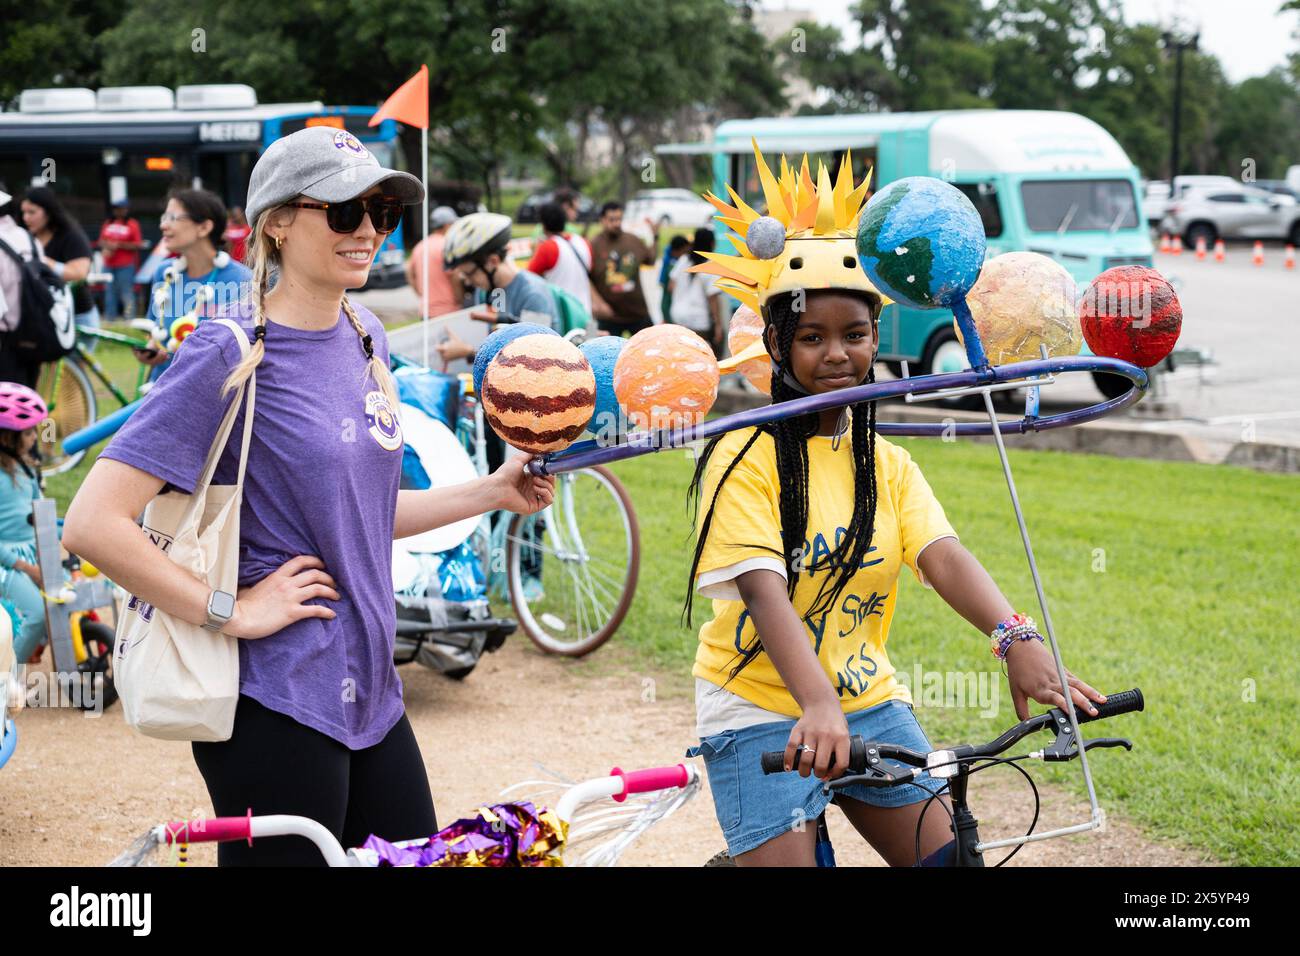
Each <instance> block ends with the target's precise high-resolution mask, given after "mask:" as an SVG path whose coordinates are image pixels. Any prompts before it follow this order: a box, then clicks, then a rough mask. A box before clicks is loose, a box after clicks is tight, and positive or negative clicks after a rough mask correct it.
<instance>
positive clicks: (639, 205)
mask: <svg viewBox="0 0 1300 956" xmlns="http://www.w3.org/2000/svg"><path fill="white" fill-rule="evenodd" d="M716 212H717V210H716V209H714V208H713V206H711V205H709V203H707V202H705V201H704V200H703V199H701V198H700V197H699V196H697V195H696V194H695V193H693V192H691V191H690V190H689V189H644V190H642V191H641V192H639V193H637V194H636V195H635V196H633V197H632V198H631V199H630V200H629V201H628V203H627V206H626V207H625V208H624V210H623V221H624V222H625V223H637V222H641V221H643V220H645V219H649V220H650V221H651V222H653V223H655V224H656V225H658V226H660V227H662V226H687V227H689V228H692V229H694V228H696V227H698V226H707V225H709V223H711V222H712V221H713V216H714V214H715V213H716Z"/></svg>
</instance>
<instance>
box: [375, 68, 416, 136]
mask: <svg viewBox="0 0 1300 956" xmlns="http://www.w3.org/2000/svg"><path fill="white" fill-rule="evenodd" d="M386 119H393V120H397V122H399V123H405V124H406V125H407V126H415V127H417V128H419V129H428V128H429V68H428V67H427V66H424V65H423V64H421V66H420V72H419V73H417V74H415V76H413V77H411V78H410V79H409V80H407V81H406V82H405V83H403V84H402V85H401V86H399V87H398V88H397V92H396V93H394V94H393V95H392V96H390V97H389V98H388V99H386V100H384V105H383V106H381V107H379V112H377V113H376V114H375V115H374V116H372V117H370V124H369V125H371V126H378V125H379V124H380V123H381V122H383V121H384V120H386Z"/></svg>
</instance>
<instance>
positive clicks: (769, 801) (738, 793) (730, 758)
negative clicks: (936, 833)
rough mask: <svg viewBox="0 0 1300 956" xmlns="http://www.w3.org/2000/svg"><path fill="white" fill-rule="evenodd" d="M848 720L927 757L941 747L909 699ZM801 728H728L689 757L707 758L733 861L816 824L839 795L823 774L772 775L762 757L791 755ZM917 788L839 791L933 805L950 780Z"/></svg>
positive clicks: (852, 727)
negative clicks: (826, 787) (829, 789)
mask: <svg viewBox="0 0 1300 956" xmlns="http://www.w3.org/2000/svg"><path fill="white" fill-rule="evenodd" d="M845 716H846V718H847V720H848V724H849V733H850V734H856V735H859V736H861V737H863V738H865V739H867V740H876V741H880V742H882V743H891V744H898V745H900V746H903V747H910V748H911V749H912V750H916V751H919V752H921V753H928V752H929V751H931V750H933V749H934V748H933V747H932V746H931V744H930V740H929V738H928V737H926V736H925V731H923V730H922V729H921V725H920V724H919V723H917V722H916V717H915V716H914V715H913V714H912V707H911V705H910V704H907V703H904V702H903V701H901V700H887V701H885V702H884V703H881V704H877V705H876V706H874V707H868V708H866V709H864V710H859V711H855V712H854V713H851V714H846V715H845ZM794 725H795V721H794V720H782V721H775V722H773V723H767V724H756V725H754V726H752V727H744V728H742V729H740V730H727V731H723V732H722V733H720V734H714V735H712V736H711V737H705V738H703V739H702V740H701V741H700V745H699V746H698V747H692V748H691V749H690V750H688V751H687V752H686V756H688V757H698V756H703V757H704V765H705V767H706V769H707V770H708V777H709V791H710V792H711V793H712V794H713V808H714V811H715V812H716V813H717V816H718V825H719V826H721V827H722V835H723V836H724V837H725V838H726V841H727V852H728V853H730V854H731V855H732V856H738V855H739V854H741V853H747V852H749V851H750V850H753V849H755V848H756V847H759V846H762V845H763V844H764V843H766V842H767V841H768V840H771V839H773V838H774V837H778V836H780V835H781V834H782V833H785V832H786V831H787V830H791V829H793V828H794V826H795V824H796V823H799V822H801V821H805V820H807V821H811V820H816V819H817V817H819V816H820V815H821V814H822V811H824V810H825V809H826V805H827V804H828V803H830V801H831V794H823V793H822V781H821V780H819V779H817V778H816V777H814V776H808V777H801V776H799V774H797V773H794V772H791V773H774V774H771V775H770V776H769V775H767V774H764V773H763V769H762V767H761V766H760V765H759V755H760V754H762V753H763V752H764V751H774V750H785V747H786V744H787V743H789V741H790V731H791V730H792V729H793V728H794ZM885 763H886V764H887V765H888V766H889V767H890V769H892V770H903V769H910V768H907V767H906V766H905V765H903V764H899V763H897V762H895V761H892V760H886V761H885ZM914 783H916V784H917V785H918V786H908V785H906V784H904V785H901V786H897V787H887V788H877V787H866V786H863V785H862V784H854V785H853V786H850V787H846V788H845V789H843V790H839V791H837V792H836V793H837V795H838V797H839V798H840V799H844V798H852V799H854V800H860V801H862V802H863V803H867V804H870V805H871V806H875V807H902V806H906V805H908V804H911V803H919V802H920V801H922V800H928V799H929V793H926V792H925V791H929V792H930V793H934V792H937V791H939V790H940V789H942V787H943V786H944V783H945V781H943V780H938V779H936V778H934V777H931V776H930V775H929V774H928V773H922V774H921V775H920V776H919V777H917V778H916V780H915V781H914ZM922 787H923V788H925V791H923V790H922V789H921V788H922Z"/></svg>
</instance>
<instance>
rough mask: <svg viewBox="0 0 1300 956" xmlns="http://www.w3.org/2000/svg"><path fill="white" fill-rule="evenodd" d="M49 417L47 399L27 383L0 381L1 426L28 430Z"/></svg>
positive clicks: (17, 430) (14, 429)
mask: <svg viewBox="0 0 1300 956" xmlns="http://www.w3.org/2000/svg"><path fill="white" fill-rule="evenodd" d="M49 417H50V412H49V409H47V408H46V407H45V401H44V400H43V399H42V398H41V396H39V395H37V394H36V393H35V392H33V391H32V390H31V389H30V388H28V387H27V386H26V385H19V384H17V383H15V382H0V428H4V429H7V430H9V431H15V432H21V431H26V430H27V429H28V428H35V427H36V426H37V425H39V424H40V423H41V422H43V421H45V419H47V418H49Z"/></svg>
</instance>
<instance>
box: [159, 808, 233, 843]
mask: <svg viewBox="0 0 1300 956" xmlns="http://www.w3.org/2000/svg"><path fill="white" fill-rule="evenodd" d="M230 840H247V841H248V843H249V845H250V846H251V845H252V843H253V816H252V811H251V810H250V811H249V813H248V815H247V816H242V817H213V818H211V819H207V820H180V821H177V822H175V823H168V824H167V842H168V843H225V842H227V841H230Z"/></svg>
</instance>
